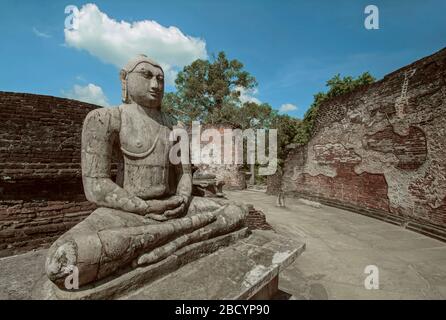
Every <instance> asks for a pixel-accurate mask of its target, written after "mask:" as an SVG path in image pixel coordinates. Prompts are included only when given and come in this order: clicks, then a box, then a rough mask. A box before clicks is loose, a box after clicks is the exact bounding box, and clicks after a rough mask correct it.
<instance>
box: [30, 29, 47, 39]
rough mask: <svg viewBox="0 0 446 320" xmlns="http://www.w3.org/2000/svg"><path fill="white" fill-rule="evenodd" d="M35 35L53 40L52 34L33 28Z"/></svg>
mask: <svg viewBox="0 0 446 320" xmlns="http://www.w3.org/2000/svg"><path fill="white" fill-rule="evenodd" d="M33 33H34V34H35V35H36V36H38V37H40V38H51V35H50V34H48V33H44V32H41V31H39V30H37V28H36V27H33Z"/></svg>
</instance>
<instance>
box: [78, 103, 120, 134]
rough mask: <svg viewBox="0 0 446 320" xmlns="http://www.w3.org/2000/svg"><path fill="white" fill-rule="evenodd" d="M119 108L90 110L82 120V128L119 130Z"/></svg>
mask: <svg viewBox="0 0 446 320" xmlns="http://www.w3.org/2000/svg"><path fill="white" fill-rule="evenodd" d="M120 113H121V111H120V108H119V107H111V108H98V109H94V110H91V111H90V112H89V113H88V114H87V116H86V117H85V120H84V127H87V126H92V127H107V129H108V130H111V131H114V130H119V127H120V125H121V114H120Z"/></svg>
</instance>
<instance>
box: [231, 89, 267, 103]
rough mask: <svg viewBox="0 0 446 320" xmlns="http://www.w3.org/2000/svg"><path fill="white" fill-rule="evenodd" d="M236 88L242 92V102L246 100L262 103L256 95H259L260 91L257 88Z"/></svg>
mask: <svg viewBox="0 0 446 320" xmlns="http://www.w3.org/2000/svg"><path fill="white" fill-rule="evenodd" d="M235 90H237V91H239V92H240V97H239V99H240V101H241V102H242V103H245V102H255V103H257V104H261V103H262V102H261V101H260V100H259V99H257V98H256V97H255V95H257V93H258V92H259V90H257V88H252V89H245V88H243V87H237V88H236V89H235Z"/></svg>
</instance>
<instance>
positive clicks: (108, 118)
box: [82, 108, 181, 214]
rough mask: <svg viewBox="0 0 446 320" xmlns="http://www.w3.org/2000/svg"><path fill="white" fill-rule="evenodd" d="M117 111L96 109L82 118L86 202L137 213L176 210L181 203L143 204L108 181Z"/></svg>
mask: <svg viewBox="0 0 446 320" xmlns="http://www.w3.org/2000/svg"><path fill="white" fill-rule="evenodd" d="M119 121H120V119H119V110H117V109H106V108H104V109H96V110H93V111H91V112H90V113H89V114H88V115H87V117H86V118H85V121H84V125H83V129H82V180H83V184H84V191H85V195H86V197H87V199H88V200H89V201H91V202H93V203H95V204H97V205H98V206H103V207H108V208H113V209H118V210H123V211H128V212H133V213H137V214H147V213H161V212H164V211H165V210H167V209H171V208H176V207H178V205H179V204H180V202H181V200H179V199H178V198H176V199H175V198H174V199H171V200H169V201H158V200H149V201H145V200H143V199H141V198H138V197H136V196H134V195H132V194H129V193H128V192H127V191H126V190H124V189H123V188H121V187H120V186H118V185H117V184H116V183H115V182H113V181H112V180H111V179H110V169H111V156H112V147H113V139H114V138H115V137H116V135H117V132H118V130H119Z"/></svg>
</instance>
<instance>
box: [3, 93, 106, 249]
mask: <svg viewBox="0 0 446 320" xmlns="http://www.w3.org/2000/svg"><path fill="white" fill-rule="evenodd" d="M95 108H98V106H95V105H91V104H87V103H82V102H79V101H75V100H69V99H62V98H55V97H50V96H42V95H33V94H26V93H10V92H0V119H1V121H0V256H4V255H9V254H12V253H16V252H20V251H25V250H29V249H31V248H36V247H38V246H40V245H46V244H48V243H51V242H52V241H53V240H54V239H55V238H57V237H58V236H59V235H60V234H62V233H63V232H65V231H66V230H68V229H69V228H71V227H72V226H73V225H75V224H76V223H78V222H79V221H80V220H82V219H83V218H84V217H86V216H87V215H88V214H89V213H90V212H91V211H92V210H93V209H94V206H93V205H92V204H91V203H89V202H87V201H86V199H85V197H84V192H83V188H82V178H81V167H80V141H81V130H82V122H83V120H84V118H85V116H86V114H87V113H88V112H89V111H90V110H92V109H95Z"/></svg>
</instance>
